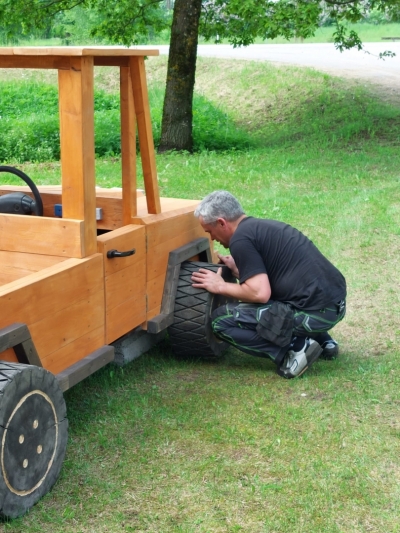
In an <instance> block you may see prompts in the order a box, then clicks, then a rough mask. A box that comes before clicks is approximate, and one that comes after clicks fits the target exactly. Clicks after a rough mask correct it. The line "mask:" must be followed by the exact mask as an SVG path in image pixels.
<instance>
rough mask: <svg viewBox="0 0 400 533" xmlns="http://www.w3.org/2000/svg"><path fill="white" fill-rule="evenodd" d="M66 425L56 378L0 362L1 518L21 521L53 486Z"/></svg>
mask: <svg viewBox="0 0 400 533" xmlns="http://www.w3.org/2000/svg"><path fill="white" fill-rule="evenodd" d="M67 440H68V421H67V410H66V406H65V401H64V397H63V394H62V391H61V389H60V387H59V385H58V382H57V380H56V378H55V377H54V376H53V374H51V373H50V372H48V371H47V370H45V369H43V368H39V367H37V366H33V365H22V364H13V363H6V362H0V467H1V468H0V513H1V514H2V515H3V516H4V517H7V518H16V517H17V516H21V515H23V514H24V513H25V512H26V511H27V510H28V509H30V508H31V507H32V506H33V505H34V504H35V503H36V502H37V501H38V500H39V499H40V498H41V497H42V496H44V495H45V494H46V493H47V492H48V491H49V490H50V489H51V487H52V486H53V485H54V483H55V482H56V480H57V478H58V476H59V473H60V470H61V466H62V463H63V460H64V455H65V450H66V446H67Z"/></svg>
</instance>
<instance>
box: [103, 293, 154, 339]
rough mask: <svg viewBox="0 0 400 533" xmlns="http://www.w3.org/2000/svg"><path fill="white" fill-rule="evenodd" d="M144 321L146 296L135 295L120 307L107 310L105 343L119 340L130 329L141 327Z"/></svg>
mask: <svg viewBox="0 0 400 533" xmlns="http://www.w3.org/2000/svg"><path fill="white" fill-rule="evenodd" d="M145 320H146V295H145V293H144V292H143V294H142V295H140V294H139V295H136V296H135V297H134V298H131V299H130V300H125V302H123V303H122V304H121V305H119V306H117V307H114V308H113V309H111V310H109V312H108V314H107V333H106V342H107V343H111V342H114V341H115V340H116V339H119V338H120V337H122V336H123V335H125V334H126V333H128V332H129V331H131V330H132V329H134V328H136V327H138V326H142V325H143V323H144V322H145Z"/></svg>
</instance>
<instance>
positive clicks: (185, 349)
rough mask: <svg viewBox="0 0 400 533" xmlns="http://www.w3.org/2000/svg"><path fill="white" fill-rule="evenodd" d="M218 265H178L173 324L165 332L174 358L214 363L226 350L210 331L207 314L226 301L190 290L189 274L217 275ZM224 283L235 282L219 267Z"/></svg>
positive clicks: (218, 296)
mask: <svg viewBox="0 0 400 533" xmlns="http://www.w3.org/2000/svg"><path fill="white" fill-rule="evenodd" d="M220 267H221V265H215V264H212V263H202V262H199V261H185V262H183V263H182V265H181V271H180V274H179V282H178V289H177V292H176V298H175V308H174V322H173V324H172V325H171V326H170V327H169V328H168V333H169V338H170V341H171V346H172V349H173V352H174V353H175V355H177V356H180V357H185V358H201V359H215V358H217V357H219V356H221V355H222V353H223V351H224V350H225V349H226V348H227V347H228V344H227V343H226V342H223V341H221V340H220V339H218V338H217V337H216V336H215V335H214V333H213V331H212V328H211V314H212V312H213V311H214V309H216V308H217V307H220V306H221V305H224V304H225V303H227V302H228V301H230V299H229V298H227V297H225V296H220V295H215V294H211V293H209V292H207V291H206V290H204V289H196V288H194V287H192V280H191V277H192V274H193V272H196V271H198V270H199V268H207V269H209V270H212V271H213V272H217V270H218V268H220ZM222 276H223V278H224V279H225V281H230V282H235V281H236V280H235V278H233V276H232V274H231V271H230V270H229V268H227V267H224V266H223V267H222Z"/></svg>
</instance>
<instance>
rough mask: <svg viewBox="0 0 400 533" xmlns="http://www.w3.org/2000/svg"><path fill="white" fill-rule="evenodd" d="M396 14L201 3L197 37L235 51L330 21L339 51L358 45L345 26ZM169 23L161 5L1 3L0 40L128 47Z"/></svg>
mask: <svg viewBox="0 0 400 533" xmlns="http://www.w3.org/2000/svg"><path fill="white" fill-rule="evenodd" d="M188 9H190V2H188ZM399 13H400V0H351V1H346V2H343V1H342V0H330V1H329V2H321V1H320V0H257V1H256V0H230V1H229V2H226V1H225V0H203V10H202V19H201V27H200V33H201V34H202V35H203V36H204V37H205V38H206V39H207V40H208V39H211V40H220V39H224V38H226V39H228V40H229V41H230V42H231V43H232V44H234V45H236V46H240V45H248V44H250V43H252V42H254V40H255V39H256V38H260V37H261V38H263V39H274V38H276V37H279V36H281V37H284V38H285V39H290V38H292V37H302V38H307V37H310V36H311V35H313V34H314V32H315V30H316V29H317V28H318V26H319V25H320V24H324V23H326V22H327V21H329V22H330V23H332V24H336V25H337V26H338V27H337V31H336V33H335V42H336V44H337V46H338V47H339V48H340V49H343V48H349V47H352V46H359V45H360V43H359V39H358V37H357V36H356V35H354V34H347V31H346V24H347V23H349V22H350V23H356V22H360V21H368V20H370V21H371V22H379V23H380V22H381V21H391V20H393V21H396V20H398V18H399ZM171 19H172V10H171V9H169V2H166V1H164V0H91V1H90V2H89V0H78V1H77V0H52V1H50V0H14V1H13V2H10V1H9V0H0V35H1V34H2V35H3V39H4V38H7V39H8V40H9V39H11V38H14V39H15V38H18V37H21V36H27V35H29V34H32V35H34V36H36V37H38V35H39V34H41V35H46V36H47V37H52V36H59V37H61V38H62V39H64V40H65V44H79V43H82V42H86V43H88V42H90V41H91V40H92V41H93V39H95V40H96V39H101V40H102V42H104V40H105V42H112V43H118V44H124V45H131V44H134V43H139V42H141V43H143V42H147V41H148V40H150V39H154V37H155V35H158V34H160V32H163V31H167V30H168V28H169V27H170V25H171ZM1 28H3V31H2V32H1Z"/></svg>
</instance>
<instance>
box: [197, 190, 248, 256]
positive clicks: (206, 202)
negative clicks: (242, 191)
mask: <svg viewBox="0 0 400 533" xmlns="http://www.w3.org/2000/svg"><path fill="white" fill-rule="evenodd" d="M194 216H195V217H197V218H198V219H199V221H200V224H201V225H202V227H203V229H204V231H206V232H207V233H209V234H210V237H211V239H212V240H216V241H218V242H219V243H221V244H222V245H223V246H225V248H228V246H229V241H230V239H231V237H232V235H233V233H234V232H235V230H236V228H237V226H238V224H239V222H240V220H241V219H242V218H243V217H244V216H245V214H244V211H243V208H242V206H241V205H240V203H239V202H238V200H237V199H236V198H235V197H234V196H233V195H232V194H231V193H230V192H228V191H214V192H212V193H210V194H209V195H207V196H206V197H205V198H204V199H203V200H202V201H201V202H200V204H199V205H198V207H197V209H196V210H195V212H194Z"/></svg>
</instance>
